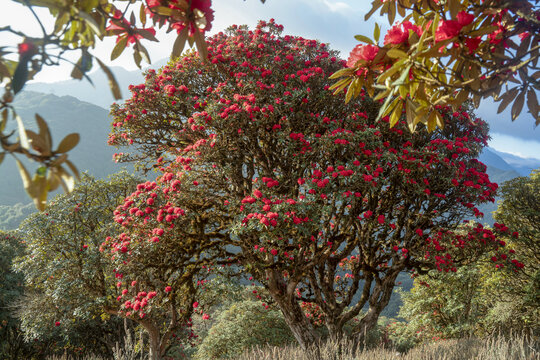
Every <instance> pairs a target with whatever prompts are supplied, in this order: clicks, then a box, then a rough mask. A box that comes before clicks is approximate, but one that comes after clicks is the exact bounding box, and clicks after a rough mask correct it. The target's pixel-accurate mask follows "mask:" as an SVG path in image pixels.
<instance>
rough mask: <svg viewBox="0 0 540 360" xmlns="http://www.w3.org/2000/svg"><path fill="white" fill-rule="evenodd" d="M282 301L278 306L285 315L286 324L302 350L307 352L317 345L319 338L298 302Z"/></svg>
mask: <svg viewBox="0 0 540 360" xmlns="http://www.w3.org/2000/svg"><path fill="white" fill-rule="evenodd" d="M276 300H277V299H276ZM280 300H281V301H279V300H277V304H278V306H279V308H280V309H281V312H282V313H283V317H284V318H285V322H286V323H287V325H288V326H289V328H290V329H291V332H292V333H293V335H294V337H295V339H296V340H297V341H298V344H299V345H300V346H301V347H302V349H304V350H305V349H307V348H308V347H310V346H311V345H313V344H316V343H317V342H318V340H319V337H318V336H317V333H315V329H313V326H312V325H311V323H310V322H309V320H308V319H307V317H306V315H305V314H304V312H303V311H302V308H301V307H300V305H298V303H297V302H296V300H295V299H293V300H292V301H290V302H288V301H283V299H280Z"/></svg>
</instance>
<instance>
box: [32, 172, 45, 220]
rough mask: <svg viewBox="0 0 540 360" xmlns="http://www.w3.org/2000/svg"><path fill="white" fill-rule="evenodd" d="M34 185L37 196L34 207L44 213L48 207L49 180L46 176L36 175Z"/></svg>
mask: <svg viewBox="0 0 540 360" xmlns="http://www.w3.org/2000/svg"><path fill="white" fill-rule="evenodd" d="M32 183H33V185H32V186H33V191H34V195H35V196H33V200H34V205H36V209H38V210H39V211H43V210H45V207H46V206H47V193H48V188H47V178H46V177H45V176H40V175H38V174H36V175H34V179H33V181H32Z"/></svg>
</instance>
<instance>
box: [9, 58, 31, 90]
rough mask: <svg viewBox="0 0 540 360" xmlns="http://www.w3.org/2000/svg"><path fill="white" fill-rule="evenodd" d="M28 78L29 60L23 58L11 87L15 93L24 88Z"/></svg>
mask: <svg viewBox="0 0 540 360" xmlns="http://www.w3.org/2000/svg"><path fill="white" fill-rule="evenodd" d="M27 80H28V60H24V59H21V60H20V61H19V63H18V64H17V68H16V69H15V73H14V74H13V79H12V80H11V89H12V90H13V93H14V94H17V93H18V92H19V91H21V90H22V88H23V87H24V84H25V83H26V81H27Z"/></svg>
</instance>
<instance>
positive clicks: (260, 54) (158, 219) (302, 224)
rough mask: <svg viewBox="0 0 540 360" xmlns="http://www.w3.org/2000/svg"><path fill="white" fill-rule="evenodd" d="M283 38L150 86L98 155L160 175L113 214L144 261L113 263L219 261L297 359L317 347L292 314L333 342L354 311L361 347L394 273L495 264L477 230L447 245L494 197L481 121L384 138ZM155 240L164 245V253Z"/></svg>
mask: <svg viewBox="0 0 540 360" xmlns="http://www.w3.org/2000/svg"><path fill="white" fill-rule="evenodd" d="M281 32H282V27H281V26H280V25H277V24H275V23H274V22H273V21H272V20H271V21H270V22H268V23H267V22H264V21H262V22H260V23H259V25H258V26H257V28H256V29H255V30H253V31H250V30H248V29H247V28H246V27H237V26H233V27H231V28H230V29H229V30H228V31H227V32H226V33H219V34H217V35H215V36H214V37H212V38H210V39H209V43H208V44H209V47H208V53H209V57H208V62H207V63H203V62H201V61H200V60H199V59H198V58H197V57H196V56H195V55H188V56H185V57H183V58H181V59H179V60H178V61H177V62H171V63H170V64H169V65H167V66H165V67H164V68H162V69H161V70H159V71H157V72H156V71H153V70H151V71H149V72H148V73H147V76H146V82H145V83H144V84H140V85H135V86H132V87H131V91H132V97H131V99H129V100H127V101H126V103H125V104H123V105H120V106H116V107H113V110H112V114H113V117H114V119H113V132H112V133H111V135H110V142H111V143H112V144H116V145H123V146H126V147H128V148H127V150H126V152H123V153H122V155H119V156H118V157H117V160H118V161H136V162H138V163H139V165H140V166H141V167H143V168H145V169H151V168H155V169H157V170H158V171H159V172H160V175H159V176H158V178H157V180H156V182H155V183H146V184H141V185H140V191H139V192H138V193H137V194H134V196H133V198H130V199H128V200H126V201H127V202H126V204H125V205H124V207H123V208H122V209H119V213H118V214H117V219H118V221H120V222H123V223H126V225H128V227H127V228H126V235H125V237H126V239H127V240H126V241H127V242H128V243H129V244H130V246H132V245H133V244H134V242H133V240H132V237H133V236H136V237H139V236H141V234H144V240H143V239H141V240H140V241H137V249H139V247H143V248H144V252H142V250H141V254H140V255H139V253H136V251H135V248H134V249H133V250H130V249H131V248H130V246H126V249H125V253H126V254H127V255H128V257H127V259H126V261H128V262H129V261H131V260H129V259H132V258H133V259H139V258H141V257H144V253H146V252H149V253H152V251H153V250H152V247H153V246H171V250H172V249H178V251H179V252H180V255H178V256H182V255H181V254H182V253H183V249H184V248H185V247H190V246H191V247H194V246H200V247H205V246H206V248H205V249H204V251H205V252H206V251H208V250H210V249H213V248H215V247H218V248H221V254H218V255H217V256H218V257H221V261H224V262H225V261H235V262H237V263H238V264H239V265H240V267H241V269H242V271H244V272H245V273H248V274H250V275H251V276H252V277H253V278H254V280H256V281H258V282H259V283H261V284H263V285H264V286H265V287H266V288H267V290H268V291H269V293H270V295H271V296H272V299H273V301H274V302H275V304H276V305H277V306H278V307H279V308H280V309H281V311H282V312H283V315H284V318H285V321H286V322H287V324H288V325H289V327H290V328H291V330H292V332H293V334H294V336H295V337H296V339H297V340H298V342H299V343H300V344H301V345H302V346H303V347H306V346H308V345H309V344H311V343H313V342H314V341H316V339H317V334H316V332H315V331H314V329H313V326H312V323H311V321H310V319H309V318H307V317H306V315H305V313H304V311H303V309H302V306H301V304H302V302H304V303H311V304H315V305H316V306H317V307H318V308H320V310H321V311H322V313H323V314H324V316H323V318H324V322H325V325H326V326H327V327H328V329H329V330H330V333H331V334H332V335H336V336H337V335H338V334H340V333H341V330H342V328H343V326H344V324H345V323H347V322H348V321H349V320H351V319H352V318H354V317H355V316H356V315H358V314H359V313H360V310H361V309H362V307H364V305H366V304H367V305H368V306H369V311H368V312H367V314H366V315H365V316H364V317H363V318H362V319H361V320H360V321H359V323H358V331H359V332H360V331H361V332H364V331H365V330H369V329H370V328H372V327H373V326H375V324H376V320H377V318H378V316H379V314H380V312H381V311H382V309H383V308H384V307H385V306H386V305H387V304H388V301H389V299H390V295H391V292H392V289H393V288H394V286H395V280H396V277H397V275H398V274H399V273H400V272H402V271H412V270H417V271H418V272H425V271H427V270H428V269H439V270H441V271H455V270H456V268H457V267H458V266H459V265H460V263H461V262H462V261H464V259H470V258H471V257H473V256H476V255H477V254H478V253H482V252H484V251H487V249H491V250H493V251H498V252H500V253H503V252H504V250H503V247H502V245H501V244H500V243H499V242H498V241H497V239H496V236H495V234H494V233H493V232H491V231H487V230H485V229H483V228H480V227H479V228H477V229H474V230H472V231H471V233H470V234H466V235H459V234H454V233H453V230H454V229H455V228H456V227H457V226H458V224H459V222H460V221H461V220H462V219H463V218H464V217H466V216H481V215H482V214H481V213H480V212H479V211H478V209H477V208H476V205H477V204H480V203H483V202H487V201H494V198H493V196H494V194H495V191H496V188H497V185H496V184H493V183H491V182H490V181H489V178H488V176H487V174H486V173H485V170H486V167H485V165H483V164H482V163H480V162H478V161H477V160H476V159H475V158H476V156H478V154H479V152H480V151H481V149H482V148H483V147H484V146H485V145H486V141H487V138H488V137H487V126H486V124H485V123H484V122H483V121H481V120H480V119H475V118H474V116H473V114H472V113H470V112H469V111H467V110H466V109H460V110H459V111H457V112H452V111H451V110H450V109H449V108H440V109H438V111H440V112H441V114H443V115H442V116H443V120H444V121H445V122H447V126H446V127H445V128H444V130H439V131H435V132H432V133H427V132H421V133H417V134H411V133H409V132H408V131H407V130H406V127H405V125H404V123H403V122H400V123H399V124H397V126H395V127H393V128H390V127H389V126H388V124H387V122H388V121H389V120H388V118H384V119H383V121H380V122H377V121H376V118H377V113H378V111H379V108H380V104H379V103H378V102H376V101H373V100H371V99H370V98H369V97H367V95H366V94H365V93H363V92H360V94H359V95H360V96H359V97H358V98H357V99H355V100H352V101H350V102H348V103H347V104H344V103H343V99H342V98H341V97H337V96H333V95H332V92H331V91H330V90H329V89H328V88H329V85H330V80H328V76H329V75H330V74H332V73H333V72H334V71H337V70H338V69H339V68H340V66H341V65H342V64H343V63H344V62H342V61H339V60H337V58H336V56H335V53H334V52H333V51H332V50H330V49H328V48H327V46H326V45H325V44H321V43H318V42H317V41H314V40H307V39H303V38H301V37H294V36H289V35H285V36H284V35H282V34H281ZM366 56H367V55H366ZM128 151H129V152H128ZM152 194H155V195H152ZM152 199H153V200H152ZM145 204H146V205H145ZM148 204H150V205H149V207H147V206H148ZM158 229H163V231H165V232H171V233H174V234H175V235H174V236H177V237H178V243H176V242H175V243H174V245H165V244H164V243H165V242H166V241H167V240H166V239H163V240H162V238H161V237H159V236H158V235H156V234H157V232H158ZM171 236H173V235H171ZM193 243H195V244H197V245H195V244H193ZM139 244H141V245H139ZM142 244H144V245H142ZM205 244H206V245H205ZM119 246H121V244H120V242H119V241H117V246H116V248H117V249H118V247H119ZM130 251H132V254H133V255H130ZM137 251H139V250H137ZM172 251H173V250H172ZM216 251H218V252H219V251H220V250H216ZM201 254H203V253H201ZM503 262H504V261H503V260H501V259H498V260H497V264H499V263H503ZM344 272H346V273H345V274H344ZM338 275H339V276H340V279H337V277H338ZM126 276H128V273H127V272H126ZM173 289H174V286H173ZM304 307H306V305H304Z"/></svg>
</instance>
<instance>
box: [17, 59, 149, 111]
mask: <svg viewBox="0 0 540 360" xmlns="http://www.w3.org/2000/svg"><path fill="white" fill-rule="evenodd" d="M111 71H112V72H113V73H114V76H115V78H116V81H118V84H119V86H120V90H121V92H122V96H123V97H124V99H125V98H127V97H129V96H130V93H129V91H128V86H129V85H131V84H139V83H141V82H142V81H143V76H142V73H141V71H140V70H137V71H127V70H125V69H123V68H120V67H111ZM89 77H90V78H91V79H92V82H93V83H94V86H92V84H90V82H89V81H88V80H86V79H83V80H75V79H73V80H65V81H59V82H54V83H29V84H27V85H26V86H25V90H26V91H33V92H41V93H46V94H54V95H57V96H65V95H69V96H74V97H76V98H77V99H80V100H83V101H88V102H90V103H92V104H95V105H98V106H101V107H102V108H105V109H109V107H110V106H111V104H112V103H113V102H114V99H113V97H112V94H111V91H110V90H109V81H108V79H107V77H106V76H105V74H104V73H103V71H101V70H97V71H94V72H93V73H91V74H90V75H89Z"/></svg>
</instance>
